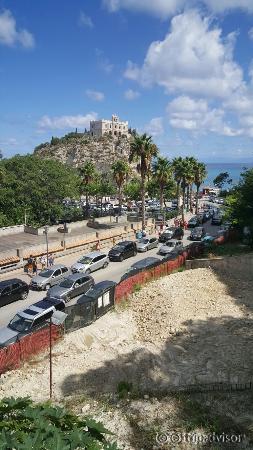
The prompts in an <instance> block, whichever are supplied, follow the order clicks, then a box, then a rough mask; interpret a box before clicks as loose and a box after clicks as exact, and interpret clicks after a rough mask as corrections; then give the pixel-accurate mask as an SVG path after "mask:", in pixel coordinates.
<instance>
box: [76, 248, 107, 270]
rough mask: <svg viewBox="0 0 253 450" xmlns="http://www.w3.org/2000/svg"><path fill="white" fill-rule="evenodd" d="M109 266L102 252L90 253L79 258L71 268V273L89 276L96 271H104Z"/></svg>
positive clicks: (105, 255)
mask: <svg viewBox="0 0 253 450" xmlns="http://www.w3.org/2000/svg"><path fill="white" fill-rule="evenodd" d="M108 264H109V258H108V256H107V254H106V253H103V252H91V253H88V254H87V255H85V256H82V257H81V258H79V260H78V261H77V262H76V263H75V264H73V266H71V270H72V272H73V273H78V272H82V273H86V274H89V273H91V272H94V271H95V270H98V269H105V268H106V267H107V266H108Z"/></svg>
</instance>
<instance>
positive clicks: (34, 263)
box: [33, 258, 38, 275]
mask: <svg viewBox="0 0 253 450" xmlns="http://www.w3.org/2000/svg"><path fill="white" fill-rule="evenodd" d="M37 271H38V264H37V258H33V275H34V274H36V275H37Z"/></svg>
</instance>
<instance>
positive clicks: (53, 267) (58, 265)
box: [46, 264, 67, 270]
mask: <svg viewBox="0 0 253 450" xmlns="http://www.w3.org/2000/svg"><path fill="white" fill-rule="evenodd" d="M62 267H67V266H65V264H55V265H54V266H51V267H46V270H47V269H51V270H55V269H61V268H62Z"/></svg>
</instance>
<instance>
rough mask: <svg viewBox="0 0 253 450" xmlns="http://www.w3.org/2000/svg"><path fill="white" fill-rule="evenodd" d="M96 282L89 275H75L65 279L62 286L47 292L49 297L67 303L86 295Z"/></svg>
mask: <svg viewBox="0 0 253 450" xmlns="http://www.w3.org/2000/svg"><path fill="white" fill-rule="evenodd" d="M94 284H95V281H94V279H93V278H92V277H91V276H89V275H83V274H80V273H74V274H72V275H70V276H69V277H67V278H65V280H63V281H62V282H61V283H60V284H58V285H57V286H54V287H52V288H50V289H49V290H48V291H47V297H53V298H61V299H62V300H64V301H65V302H66V303H67V302H69V301H70V300H71V299H72V298H74V297H77V296H78V295H81V294H85V292H87V291H88V290H89V289H90V288H91V287H92V286H94Z"/></svg>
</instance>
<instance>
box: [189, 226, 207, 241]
mask: <svg viewBox="0 0 253 450" xmlns="http://www.w3.org/2000/svg"><path fill="white" fill-rule="evenodd" d="M205 234H206V232H205V229H204V228H203V227H196V228H194V230H192V231H191V234H190V236H189V238H190V239H191V240H192V241H201V239H202V238H203V237H204V236H205Z"/></svg>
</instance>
